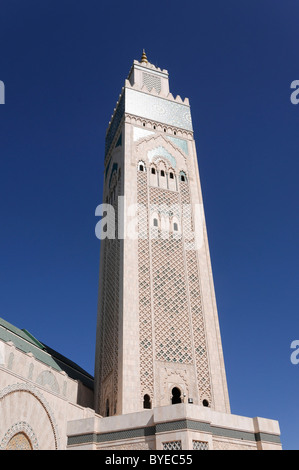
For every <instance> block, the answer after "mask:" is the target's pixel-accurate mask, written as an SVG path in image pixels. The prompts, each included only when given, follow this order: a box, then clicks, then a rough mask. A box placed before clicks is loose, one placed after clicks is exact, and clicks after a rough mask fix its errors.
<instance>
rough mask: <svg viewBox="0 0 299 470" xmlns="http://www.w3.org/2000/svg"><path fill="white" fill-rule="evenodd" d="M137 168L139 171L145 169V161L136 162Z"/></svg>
mask: <svg viewBox="0 0 299 470" xmlns="http://www.w3.org/2000/svg"><path fill="white" fill-rule="evenodd" d="M138 170H139V171H145V163H143V162H139V163H138Z"/></svg>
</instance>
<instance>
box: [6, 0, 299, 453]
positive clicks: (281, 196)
mask: <svg viewBox="0 0 299 470" xmlns="http://www.w3.org/2000/svg"><path fill="white" fill-rule="evenodd" d="M298 17H299V6H298V1H296V0H284V1H281V0H242V1H240V0H227V1H225V2H224V1H223V0H197V1H195V0H193V1H190V0H185V1H184V2H182V1H177V0H172V1H160V2H140V1H136V0H130V1H128V2H119V1H116V2H104V1H99V0H84V1H82V0H76V1H73V0H59V1H58V0H42V1H41V0H26V2H25V1H24V0H1V3H0V44H1V48H0V80H2V81H3V82H4V83H5V92H6V93H5V100H6V102H5V105H0V159H1V168H0V208H1V212H0V215H1V230H0V316H1V317H2V318H4V319H5V320H7V321H8V322H10V323H12V324H13V325H15V326H17V327H19V328H26V329H27V330H28V331H30V332H31V333H32V334H33V335H34V336H35V337H37V338H38V339H39V340H40V341H42V342H44V343H46V344H47V345H49V346H50V347H52V348H54V349H56V350H57V351H59V352H60V353H62V354H64V355H65V356H67V357H69V358H70V359H72V360H73V361H75V362H77V363H78V364H79V365H80V366H81V367H83V368H85V369H86V370H87V371H88V372H90V373H91V374H93V372H94V350H95V329H96V312H97V295H98V272H99V252H100V242H99V240H98V239H97V238H96V236H95V230H94V229H95V225H96V222H97V221H98V218H96V217H95V209H96V207H97V205H98V204H100V203H101V199H102V182H103V169H104V166H103V162H104V140H105V132H106V129H107V125H108V122H109V120H110V117H111V114H112V112H113V109H114V107H115V104H116V102H117V99H118V96H119V93H120V92H121V87H122V86H123V85H124V81H125V79H126V77H127V75H128V72H129V70H130V67H131V65H132V63H133V60H134V59H138V60H139V59H140V57H141V54H142V49H143V48H145V50H146V53H147V56H148V59H149V61H150V62H151V63H153V64H155V65H157V66H159V67H161V68H165V69H167V70H168V72H169V74H170V89H171V92H172V94H173V95H174V96H176V95H177V94H179V95H180V96H181V97H182V98H185V97H188V98H189V99H190V104H191V113H192V120H193V127H194V132H195V139H196V145H197V152H198V160H199V168H200V176H201V183H202V188H203V196H204V204H205V212H206V219H207V227H208V235H209V242H210V251H211V258H212V267H213V274H214V281H215V289H216V298H217V304H218V310H219V319H220V327H221V334H222V342H223V350H224V358H225V364H226V372H227V380H228V387H229V394H230V401H231V410H232V413H234V414H240V415H243V416H250V417H253V416H262V417H265V418H271V419H277V420H279V423H280V428H281V433H282V444H283V447H284V448H285V449H299V435H298V424H299V402H298V388H299V364H298V365H294V364H292V363H291V360H290V355H291V352H292V350H291V349H290V345H291V342H292V341H293V340H296V339H299V321H298V306H299V289H298V281H299V276H298V266H299V249H298V235H299V218H298V202H299V189H298V175H299V158H298V157H299V104H298V105H294V104H292V103H291V101H290V95H291V92H292V90H291V88H290V84H291V82H292V81H293V80H299V62H298V46H299V24H298Z"/></svg>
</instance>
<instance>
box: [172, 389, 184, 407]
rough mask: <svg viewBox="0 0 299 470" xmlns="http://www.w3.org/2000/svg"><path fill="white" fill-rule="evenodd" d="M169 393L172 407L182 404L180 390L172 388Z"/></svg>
mask: <svg viewBox="0 0 299 470" xmlns="http://www.w3.org/2000/svg"><path fill="white" fill-rule="evenodd" d="M171 393H172V397H171V403H172V405H175V404H176V403H182V399H181V390H180V389H179V388H178V387H173V389H172V391H171Z"/></svg>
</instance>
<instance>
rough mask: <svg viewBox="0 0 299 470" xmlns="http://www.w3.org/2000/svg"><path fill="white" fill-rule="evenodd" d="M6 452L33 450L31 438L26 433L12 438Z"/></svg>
mask: <svg viewBox="0 0 299 470" xmlns="http://www.w3.org/2000/svg"><path fill="white" fill-rule="evenodd" d="M5 450H33V447H32V444H31V441H30V439H29V437H28V436H27V435H26V434H25V433H24V432H18V433H16V434H15V435H14V436H12V437H11V438H10V440H9V442H8V443H7V446H6V449H5Z"/></svg>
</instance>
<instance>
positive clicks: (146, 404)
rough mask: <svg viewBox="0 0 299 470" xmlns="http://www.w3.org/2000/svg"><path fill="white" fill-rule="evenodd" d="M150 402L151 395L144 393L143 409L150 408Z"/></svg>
mask: <svg viewBox="0 0 299 470" xmlns="http://www.w3.org/2000/svg"><path fill="white" fill-rule="evenodd" d="M151 407H152V404H151V397H150V396H149V395H147V394H146V395H144V397H143V408H145V409H151Z"/></svg>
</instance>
